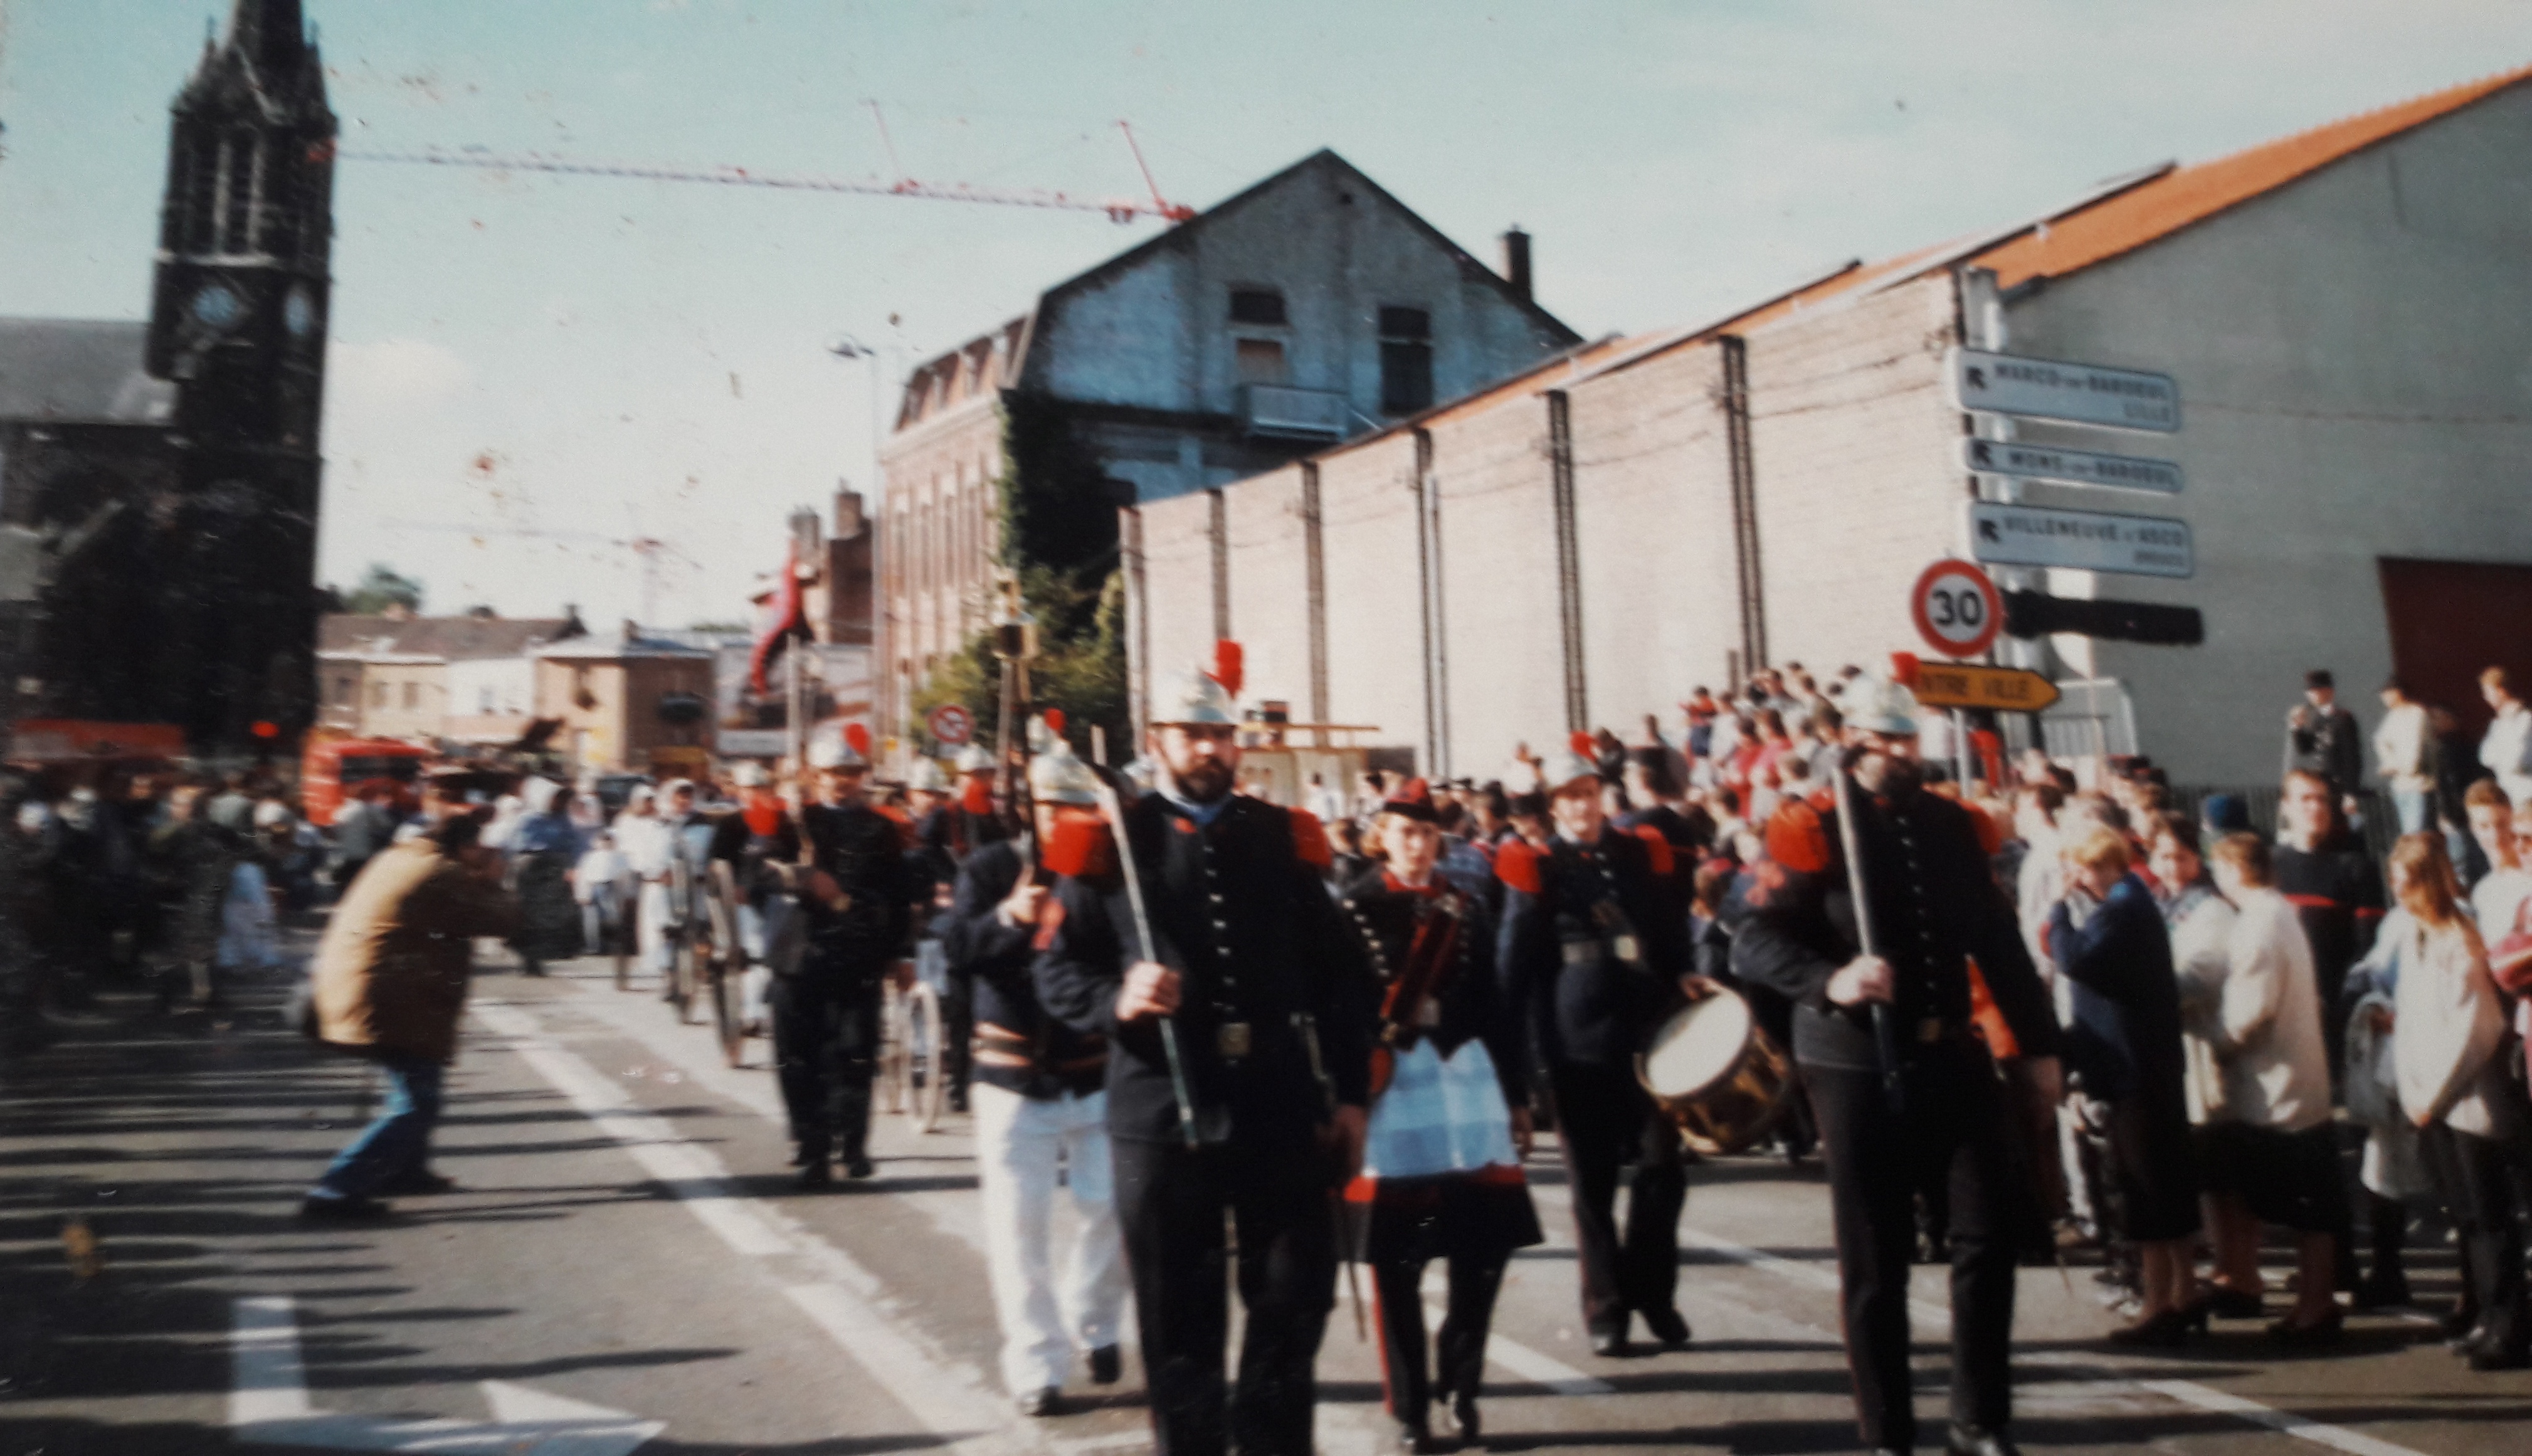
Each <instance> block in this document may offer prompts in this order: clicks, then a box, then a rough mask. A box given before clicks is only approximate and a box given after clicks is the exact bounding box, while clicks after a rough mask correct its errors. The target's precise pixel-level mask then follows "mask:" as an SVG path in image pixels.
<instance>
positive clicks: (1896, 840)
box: [1732, 681, 2058, 1456]
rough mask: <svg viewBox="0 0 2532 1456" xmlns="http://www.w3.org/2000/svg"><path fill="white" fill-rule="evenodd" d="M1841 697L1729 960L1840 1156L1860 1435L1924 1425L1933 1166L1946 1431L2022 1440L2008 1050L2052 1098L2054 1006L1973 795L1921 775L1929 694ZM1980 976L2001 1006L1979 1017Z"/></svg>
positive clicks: (1873, 1440) (1836, 1178) (1953, 1439)
mask: <svg viewBox="0 0 2532 1456" xmlns="http://www.w3.org/2000/svg"><path fill="white" fill-rule="evenodd" d="M1847 699H1848V702H1849V703H1850V704H1851V705H1852V707H1851V711H1850V712H1849V713H1848V716H1847V724H1848V734H1849V742H1848V746H1847V748H1846V752H1845V757H1844V762H1843V765H1842V766H1840V767H1838V768H1837V771H1836V772H1834V773H1833V774H1832V775H1831V786H1830V791H1829V792H1828V793H1827V794H1824V795H1822V796H1821V799H1820V800H1818V801H1813V800H1797V801H1795V802H1792V803H1789V804H1787V805H1786V806H1785V807H1783V808H1782V809H1780V810H1779V811H1778V812H1777V813H1776V815H1775V817H1774V818H1773V819H1771V820H1770V821H1769V822H1768V825H1767V831H1766V845H1767V852H1766V856H1765V858H1764V859H1763V860H1761V861H1760V863H1759V864H1758V865H1757V866H1756V867H1755V879H1756V884H1755V887H1754V888H1753V889H1752V891H1751V892H1750V894H1749V896H1748V901H1749V903H1750V906H1751V913H1750V916H1749V919H1748V920H1747V921H1746V922H1744V924H1743V926H1742V928H1741V930H1740V932H1739V933H1738V934H1737V935H1736V936H1735V937H1734V938H1733V942H1732V968H1733V971H1734V973H1735V974H1737V975H1738V976H1740V977H1741V978H1742V979H1743V980H1745V981H1751V982H1755V983H1756V984H1758V985H1763V986H1767V987H1770V988H1772V989H1774V990H1775V991H1777V992H1779V993H1781V994H1782V995H1784V996H1785V997H1786V998H1787V999H1788V1000H1790V1001H1792V1002H1793V1003H1794V1047H1793V1052H1794V1060H1795V1063H1796V1064H1797V1066H1798V1067H1799V1068H1800V1069H1801V1074H1802V1078H1803V1085H1804V1087H1805V1088H1806V1089H1807V1090H1808V1091H1809V1092H1810V1094H1811V1101H1812V1107H1813V1112H1814V1113H1815V1115H1816V1117H1817V1119H1818V1123H1819V1131H1820V1142H1821V1150H1822V1153H1823V1154H1824V1157H1825V1161H1826V1163H1827V1166H1828V1178H1829V1194H1830V1206H1831V1211H1832V1213H1833V1215H1834V1219H1835V1227H1836V1235H1837V1261H1838V1280H1839V1285H1840V1289H1841V1300H1842V1305H1843V1309H1844V1311H1845V1320H1844V1323H1845V1328H1846V1344H1847V1357H1848V1358H1847V1365H1848V1369H1850V1371H1851V1372H1852V1374H1853V1377H1854V1382H1855V1405H1856V1416H1857V1421H1858V1424H1859V1426H1860V1427H1861V1428H1862V1433H1863V1437H1864V1442H1865V1444H1866V1445H1867V1446H1869V1447H1870V1448H1871V1449H1873V1450H1874V1451H1876V1452H1904V1451H1909V1450H1913V1449H1914V1448H1915V1445H1916V1440H1917V1418H1916V1409H1915V1404H1914V1401H1913V1399H1912V1394H1913V1392H1912V1382H1911V1376H1910V1371H1909V1363H1908V1274H1909V1266H1910V1264H1911V1262H1912V1261H1913V1258H1914V1255H1915V1252H1916V1247H1917V1222H1916V1214H1915V1204H1914V1197H1915V1193H1916V1190H1917V1189H1918V1188H1919V1187H1920V1185H1921V1184H1923V1183H1925V1182H1926V1181H1928V1180H1931V1179H1940V1180H1942V1181H1943V1183H1944V1185H1945V1186H1946V1187H1948V1189H1949V1190H1950V1200H1951V1252H1952V1399H1951V1428H1950V1431H1949V1438H1948V1441H1947V1445H1946V1449H1947V1450H1949V1451H1951V1452H1953V1453H1955V1456H2014V1453H2015V1450H2016V1448H2015V1446H2014V1444H2013V1441H2012V1439H2011V1437H2010V1436H2009V1435H2008V1434H2007V1429H2008V1427H2010V1425H2011V1422H2012V1418H2013V1398H2012V1397H2013V1392H2012V1379H2011V1371H2010V1368H2009V1357H2008V1345H2009V1342H2010V1341H2011V1339H2012V1335H2013V1295H2014V1288H2013V1285H2014V1266H2015V1263H2016V1261H2017V1254H2018V1252H2019V1250H2020V1248H2021V1245H2022V1241H2021V1235H2022V1234H2023V1233H2024V1231H2025V1227H2026V1225H2025V1220H2027V1219H2029V1218H2031V1217H2033V1216H2034V1209H2035V1207H2036V1204H2034V1202H2033V1201H2032V1199H2031V1198H2030V1196H2029V1194H2028V1193H2027V1189H2028V1188H2029V1186H2030V1185H2029V1183H2028V1181H2027V1171H2026V1169H2025V1167H2024V1163H2023V1160H2022V1159H2021V1158H2020V1157H2019V1156H2018V1148H2017V1145H2016V1142H2015V1138H2014V1135H2013V1132H2012V1128H2013V1122H2012V1118H2013V1116H2014V1114H2013V1113H2012V1111H2011V1110H2010V1109H2009V1108H2008V1105H2007V1097H2008V1094H2007V1091H2006V1087H2007V1086H2008V1084H2009V1083H2008V1081H2007V1080H2006V1079H2004V1078H2000V1077H1998V1075H1997V1063H1998V1061H1999V1060H2004V1059H2015V1058H2018V1059H2020V1060H2021V1061H2022V1064H2023V1065H2022V1067H2021V1068H2019V1069H2018V1071H2019V1072H2020V1073H2021V1074H2022V1075H2021V1076H2019V1077H2015V1078H2013V1079H2012V1082H2011V1083H2010V1084H2018V1085H2021V1086H2025V1087H2029V1088H2032V1089H2035V1091H2036V1094H2037V1095H2039V1096H2040V1097H2042V1098H2043V1099H2047V1100H2050V1101H2053V1100H2054V1097H2055V1095H2056V1093H2055V1088H2056V1083H2057V1062H2056V1051H2057V1035H2058V1027H2057V1019H2056V1016H2055V1013H2054V1008H2053V1007H2052V1006H2051V1004H2050V1001H2049V996H2048V991H2047V989H2046V987H2045V986H2044V985H2043V983H2042V982H2041V980H2040V976H2039V972H2038V971H2037V970H2035V969H2034V968H2033V966H2032V963H2031V956H2030V953H2029V951H2028V950H2027V949H2026V948H2025V947H2024V944H2023V940H2022V934H2021V931H2020V928H2019V926H2018V924H2017V923H2016V920H2015V916H2014V910H2013V906H2012V904H2011V903H2008V902H2007V901H2006V900H2005V898H2004V895H2003V892H2002V891H2000V890H1999V889H1998V888H1997V887H1996V883H1995V880H1994V877H1993V874H1992V872H1991V871H1990V869H1989V867H1988V858H1987V852H1986V849H1985V845H1984V844H1982V843H1981V841H1980V838H1979V835H1978V832H1977V828H1976V825H1975V822H1974V821H1973V820H1972V819H1971V817H1970V811H1969V810H1967V809H1965V808H1963V807H1962V806H1961V805H1959V804H1958V803H1955V802H1953V801H1952V800H1950V799H1948V798H1944V797H1941V796H1939V795H1937V794H1933V793H1930V792H1928V791H1927V789H1926V788H1925V786H1924V776H1923V773H1922V770H1921V769H1920V767H1919V764H1918V761H1917V721H1916V718H1917V703H1916V699H1915V698H1914V696H1913V695H1911V694H1910V693H1909V691H1908V689H1907V688H1905V687H1903V686H1901V685H1899V684H1898V683H1895V682H1880V681H1867V682H1861V683H1859V684H1858V685H1857V686H1856V687H1855V688H1853V689H1850V690H1849V692H1848V694H1847ZM1973 962H1975V963H1973ZM1979 980H1983V981H1984V982H1985V990H1986V993H1987V996H1988V998H1989V999H1990V1000H1991V1001H1992V1004H1993V1006H1994V1008H1995V1010H1996V1011H1997V1012H1998V1013H2000V1014H2001V1015H2000V1024H1988V1023H1982V1024H1980V1025H1979V1026H1976V1027H1974V1023H1973V1019H1972V1008H1973V1005H1974V1004H1975V998H1974V996H1973V993H1972V985H1973V982H1974V981H1979ZM1982 1033H1984V1034H1982ZM2000 1042H2002V1043H2010V1044H2009V1045H2001V1044H1998V1043H2000Z"/></svg>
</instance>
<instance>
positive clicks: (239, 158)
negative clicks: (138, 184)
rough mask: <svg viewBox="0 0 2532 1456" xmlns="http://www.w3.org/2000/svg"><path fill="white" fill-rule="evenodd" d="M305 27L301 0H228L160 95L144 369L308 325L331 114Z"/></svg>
mask: <svg viewBox="0 0 2532 1456" xmlns="http://www.w3.org/2000/svg"><path fill="white" fill-rule="evenodd" d="M306 29H307V18H306V15H305V14H304V13H303V11H302V9H301V4H300V0H235V4H234V5H233V6H232V8H231V10H230V12H229V24H228V31H227V33H226V34H225V35H223V36H222V37H221V38H220V41H219V43H218V44H217V45H216V46H213V47H211V48H210V49H208V50H206V51H205V52H204V53H203V56H202V60H201V64H200V65H199V66H197V67H196V68H195V71H194V74H193V76H192V78H191V79H189V80H188V81H187V82H186V84H185V87H184V89H183V90H182V91H180V92H178V94H177V96H176V101H175V104H174V106H173V107H172V108H170V109H171V113H172V114H171V117H170V127H169V135H168V146H167V191H166V196H165V199H164V202H163V204H162V206H161V208H160V213H159V235H158V290H157V299H156V307H155V309H154V310H153V311H152V312H153V318H152V320H151V328H150V339H149V368H150V372H151V373H153V374H157V375H160V376H162V377H164V378H171V379H182V378H186V377H188V376H189V374H190V373H191V372H193V371H194V370H195V369H196V368H197V367H198V366H199V365H200V364H201V362H202V361H203V360H204V359H205V358H206V357H207V356H208V354H209V353H210V352H211V351H213V350H221V351H225V352H227V353H230V354H235V353H236V352H238V351H237V349H236V347H235V346H236V345H239V344H241V343H245V342H248V341H250V340H255V341H259V342H261V343H262V344H264V345H265V346H267V347H281V346H285V345H286V343H287V342H288V341H290V340H294V339H295V340H300V341H305V340H307V339H308V338H310V337H311V336H312V334H313V333H314V329H313V328H312V325H311V320H312V319H313V318H315V317H316V316H317V315H318V314H320V313H321V305H322V302H323V296H324V291H325V281H326V263H327V259H328V255H329V254H330V253H331V251H332V242H333V227H332V221H331V216H330V213H331V211H332V203H333V143H334V135H335V121H334V114H333V112H332V111H331V110H330V109H329V108H328V107H327V105H326V103H325V73H324V68H323V66H322V65H321V64H320V63H319V61H318V58H317V55H316V47H315V46H314V45H311V44H310V43H309V41H308V38H307V33H306ZM249 325H254V326H249ZM285 433H288V432H285Z"/></svg>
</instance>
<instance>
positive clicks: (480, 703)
mask: <svg viewBox="0 0 2532 1456" xmlns="http://www.w3.org/2000/svg"><path fill="white" fill-rule="evenodd" d="M475 711H476V712H478V713H481V714H483V715H484V716H485V717H487V718H489V717H491V716H492V715H493V714H494V713H495V712H497V711H499V710H498V709H496V708H495V707H494V706H493V704H492V689H491V687H490V686H489V684H488V685H485V686H480V687H478V688H476V689H475Z"/></svg>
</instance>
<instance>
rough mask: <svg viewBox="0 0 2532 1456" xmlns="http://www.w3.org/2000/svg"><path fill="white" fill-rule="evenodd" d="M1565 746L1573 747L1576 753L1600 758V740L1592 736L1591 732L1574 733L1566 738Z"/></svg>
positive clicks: (1585, 756) (1586, 756)
mask: <svg viewBox="0 0 2532 1456" xmlns="http://www.w3.org/2000/svg"><path fill="white" fill-rule="evenodd" d="M1565 746H1566V747H1568V748H1571V749H1573V750H1574V751H1575V752H1576V753H1579V754H1581V755H1583V757H1584V758H1598V757H1599V756H1600V740H1599V739H1597V738H1595V737H1592V736H1591V735H1590V734H1589V733H1584V732H1578V733H1576V734H1574V735H1573V736H1572V737H1570V738H1567V739H1566V740H1565Z"/></svg>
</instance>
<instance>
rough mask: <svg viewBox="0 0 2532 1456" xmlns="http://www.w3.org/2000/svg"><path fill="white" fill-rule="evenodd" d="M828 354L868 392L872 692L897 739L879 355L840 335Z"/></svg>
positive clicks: (883, 719) (831, 342)
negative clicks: (855, 373) (853, 371)
mask: <svg viewBox="0 0 2532 1456" xmlns="http://www.w3.org/2000/svg"><path fill="white" fill-rule="evenodd" d="M827 352H828V353H829V354H832V355H834V357H835V358H837V359H840V360H843V361H845V362H847V363H858V364H860V365H861V366H862V370H863V378H864V379H866V380H867V381H868V384H869V392H870V475H869V477H868V479H869V481H870V494H871V508H870V514H869V521H870V533H871V657H872V659H873V661H872V663H871V686H872V689H873V691H874V693H875V694H876V695H877V697H878V699H879V703H878V707H879V710H880V711H879V717H880V719H881V723H880V727H881V728H883V729H884V735H885V736H887V737H895V736H896V735H897V733H896V728H897V723H896V719H897V711H898V709H897V703H896V674H895V671H894V670H893V668H892V666H891V664H892V663H893V662H894V660H895V644H894V642H893V640H892V639H893V638H894V636H895V633H894V632H893V631H892V630H891V627H890V611H889V599H888V598H889V592H888V563H887V561H886V559H885V558H884V557H885V553H886V552H887V550H888V544H887V543H888V531H887V529H886V527H887V521H888V491H887V482H886V480H885V479H883V478H882V476H881V475H880V464H879V444H880V433H879V369H880V351H879V350H877V349H874V348H872V347H871V346H870V345H868V344H865V343H863V342H862V341H861V340H860V339H857V338H855V337H853V336H852V335H851V334H849V333H839V334H837V335H835V336H834V338H832V339H830V340H828V341H827Z"/></svg>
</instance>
